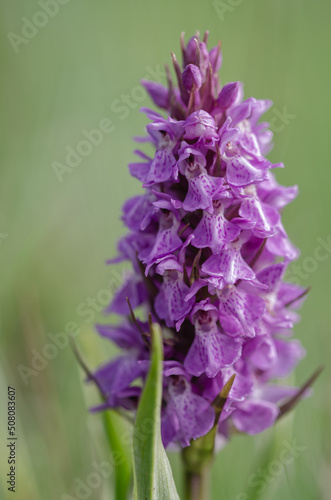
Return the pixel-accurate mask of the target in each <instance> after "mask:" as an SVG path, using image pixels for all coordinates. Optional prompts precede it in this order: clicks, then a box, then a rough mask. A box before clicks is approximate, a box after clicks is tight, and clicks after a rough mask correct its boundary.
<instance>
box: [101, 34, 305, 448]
mask: <svg viewBox="0 0 331 500" xmlns="http://www.w3.org/2000/svg"><path fill="white" fill-rule="evenodd" d="M206 44H207V35H205V37H204V39H203V41H200V39H199V37H198V36H195V37H193V38H191V40H190V41H189V42H188V44H187V45H186V46H185V45H184V42H183V39H182V55H183V70H182V69H181V68H180V66H179V64H178V63H177V60H176V58H175V56H174V55H173V56H172V58H173V64H174V69H175V73H176V78H177V81H178V86H177V87H176V86H175V85H174V84H173V81H172V79H171V76H170V73H169V71H168V85H167V86H163V85H161V84H159V83H155V82H148V81H143V82H142V84H143V86H144V87H145V89H146V90H147V92H148V93H149V95H150V97H151V98H152V100H153V101H154V103H155V104H156V105H157V106H158V107H159V108H161V109H162V110H164V115H165V116H163V115H162V114H160V113H157V112H155V111H152V110H149V109H144V111H145V113H146V115H147V117H148V119H149V120H150V123H149V124H148V125H147V134H148V135H147V137H146V138H141V139H138V140H139V141H140V142H147V143H150V144H152V145H153V147H154V148H155V154H154V156H153V157H150V156H148V155H146V154H145V153H144V152H141V151H140V150H139V151H136V154H137V156H138V158H139V161H137V162H135V163H132V164H130V166H129V168H130V172H131V175H133V176H134V177H136V178H137V179H139V181H141V182H142V184H143V188H144V194H142V195H139V196H135V197H134V198H131V199H129V200H128V201H127V202H126V203H125V204H124V207H123V221H124V223H125V225H126V226H127V227H128V229H129V233H128V234H127V235H126V236H124V237H123V238H122V239H121V240H120V241H119V244H118V250H119V257H118V258H117V259H113V260H112V261H110V262H119V261H121V260H129V261H131V263H132V266H133V270H132V272H131V273H130V274H128V275H127V278H126V279H125V282H124V284H123V285H122V286H121V287H120V288H119V289H118V290H117V292H116V294H115V296H114V298H113V301H112V303H111V305H110V307H109V308H108V312H111V313H116V314H118V315H120V316H123V322H122V324H120V325H116V326H114V325H99V326H98V327H97V328H98V331H99V333H100V334H101V335H102V336H104V337H107V338H108V339H110V340H112V341H113V342H115V344H117V345H118V346H119V347H120V348H122V349H124V351H125V353H124V354H123V355H121V356H120V357H118V358H117V359H115V360H112V361H111V362H109V363H107V364H105V365H104V366H103V367H101V368H100V369H98V370H97V372H96V373H95V377H96V378H97V380H98V383H99V385H100V387H102V390H103V392H104V393H105V394H106V396H107V398H106V401H105V403H104V404H103V405H102V406H101V407H99V409H100V408H105V407H111V408H112V407H122V408H124V409H126V410H135V409H136V408H137V404H138V401H139V396H140V393H141V390H142V385H143V383H142V382H143V381H144V378H145V376H146V373H147V370H148V367H149V359H150V336H149V334H148V333H147V332H148V324H147V313H149V312H150V313H151V314H152V317H153V321H155V322H157V323H159V324H160V325H161V327H162V332H163V341H164V358H165V359H164V372H163V374H164V378H163V402H162V438H163V442H164V445H165V446H167V445H168V444H169V443H179V444H180V445H181V446H182V447H185V446H188V445H189V444H190V441H191V439H196V438H198V437H200V436H203V435H205V434H206V433H207V432H208V431H209V430H210V429H211V427H212V426H213V423H214V418H215V410H214V408H213V407H212V406H211V403H212V402H213V400H214V399H215V397H216V396H217V395H218V394H219V392H220V391H221V389H222V387H223V386H224V384H225V383H226V382H227V381H228V380H229V378H230V377H231V376H232V375H233V374H236V377H235V381H234V384H233V386H232V389H231V391H230V394H229V397H228V399H227V401H226V404H225V407H224V409H223V412H222V414H221V418H220V421H219V427H218V429H219V432H220V433H221V434H223V435H224V436H228V434H229V432H230V430H231V429H232V428H233V427H235V428H236V429H237V430H239V431H241V432H244V433H248V434H256V433H259V432H261V431H263V430H265V429H266V428H268V427H269V426H271V425H272V424H273V423H274V422H275V420H276V419H277V416H278V415H279V407H278V405H279V403H280V401H281V400H282V399H284V398H286V397H289V396H291V395H293V393H294V392H295V390H296V389H295V388H293V387H289V386H280V385H276V384H275V383H270V381H272V380H273V379H277V378H280V377H285V376H287V375H288V374H289V373H290V372H291V371H292V369H293V368H294V366H295V365H296V363H297V362H298V361H299V360H300V359H301V358H302V357H303V356H304V350H303V348H302V347H301V344H300V342H299V341H298V340H293V339H289V337H290V336H291V331H292V327H293V324H294V323H295V322H297V321H298V315H297V313H296V312H295V309H296V308H297V307H298V306H299V305H300V303H301V302H302V300H303V295H304V294H303V289H302V288H300V287H299V286H297V285H294V284H290V283H286V282H284V281H283V277H284V273H285V271H286V268H287V265H288V264H289V262H290V261H292V260H293V259H295V258H296V257H297V255H298V251H297V249H296V248H295V247H294V246H293V245H292V244H291V242H290V241H289V240H288V238H287V234H286V232H285V230H284V227H283V225H282V222H281V211H282V209H283V207H284V206H285V205H286V204H287V203H289V202H290V201H292V200H293V199H294V198H295V196H296V194H297V188H296V187H284V186H281V185H279V184H278V183H277V182H276V180H275V178H274V175H273V174H272V173H271V170H272V169H274V168H276V167H282V166H283V165H282V164H272V163H271V162H270V161H269V160H267V159H266V158H265V155H266V154H267V153H268V151H269V150H270V148H271V139H272V132H271V131H270V130H268V123H266V122H260V121H259V120H260V117H261V115H262V114H263V113H264V112H265V111H266V110H268V109H269V108H270V106H271V105H272V103H271V101H268V100H257V99H254V98H249V99H245V100H244V99H243V88H242V84H241V83H240V82H235V83H228V84H227V85H225V86H223V87H222V88H221V86H220V82H219V79H218V75H217V73H218V70H219V68H220V66H221V62H222V56H221V50H220V46H217V47H215V48H213V49H212V50H211V51H208V50H207V46H206ZM127 298H128V299H129V303H130V305H131V307H132V309H133V310H135V309H136V308H139V310H138V313H137V314H138V316H139V315H140V316H142V317H143V318H144V319H137V320H136V322H131V321H130V316H129V306H128V302H127V300H126V299H127Z"/></svg>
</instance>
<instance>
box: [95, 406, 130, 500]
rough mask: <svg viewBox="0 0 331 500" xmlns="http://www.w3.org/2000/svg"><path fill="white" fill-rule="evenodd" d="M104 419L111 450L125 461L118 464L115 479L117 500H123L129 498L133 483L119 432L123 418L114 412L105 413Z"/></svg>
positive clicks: (125, 450) (128, 461) (128, 458)
mask: <svg viewBox="0 0 331 500" xmlns="http://www.w3.org/2000/svg"><path fill="white" fill-rule="evenodd" d="M102 418H103V425H104V429H105V433H106V436H107V441H108V444H109V448H110V449H111V451H112V452H115V453H117V454H118V456H120V457H122V459H123V460H121V461H119V463H117V464H116V466H115V477H114V479H115V498H116V500H123V498H127V494H128V491H129V486H130V483H131V463H130V456H129V453H128V450H127V449H126V448H125V446H124V445H123V443H122V441H121V439H120V434H119V432H118V429H119V426H120V425H121V421H120V419H121V418H122V417H120V416H116V415H115V414H114V412H110V411H105V412H103V414H102Z"/></svg>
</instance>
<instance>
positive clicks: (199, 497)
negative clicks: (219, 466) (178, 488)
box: [184, 466, 210, 500]
mask: <svg viewBox="0 0 331 500" xmlns="http://www.w3.org/2000/svg"><path fill="white" fill-rule="evenodd" d="M209 483H210V467H208V466H207V467H204V469H203V470H202V471H201V472H199V473H195V472H190V471H189V470H187V469H185V478H184V488H185V489H184V500H209Z"/></svg>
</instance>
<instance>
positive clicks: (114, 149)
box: [0, 0, 331, 500]
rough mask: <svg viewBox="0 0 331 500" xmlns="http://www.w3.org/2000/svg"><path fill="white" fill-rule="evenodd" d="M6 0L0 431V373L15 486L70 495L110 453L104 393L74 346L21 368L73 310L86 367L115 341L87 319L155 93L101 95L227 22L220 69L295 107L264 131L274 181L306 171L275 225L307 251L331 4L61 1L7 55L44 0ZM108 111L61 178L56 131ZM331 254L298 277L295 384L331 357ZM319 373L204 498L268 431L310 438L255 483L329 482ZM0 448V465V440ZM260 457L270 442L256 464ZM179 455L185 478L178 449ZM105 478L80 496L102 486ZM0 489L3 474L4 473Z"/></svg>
mask: <svg viewBox="0 0 331 500" xmlns="http://www.w3.org/2000/svg"><path fill="white" fill-rule="evenodd" d="M225 3H226V2H225ZM228 4H229V5H231V2H229V3H228ZM237 4H238V2H237ZM0 9H1V10H0V12H1V21H0V22H1V24H2V38H1V47H0V51H1V52H0V53H1V69H2V71H1V74H2V78H1V84H0V85H1V87H2V89H1V90H2V92H1V104H2V123H1V139H2V148H1V159H2V168H1V173H0V176H1V179H0V180H1V182H0V208H1V209H0V234H5V235H7V236H6V237H5V238H2V239H1V240H0V242H1V243H0V262H1V265H2V267H1V283H0V298H1V316H0V328H1V342H2V347H1V354H0V356H1V358H0V359H1V365H2V371H1V384H0V394H1V396H2V399H1V400H2V402H3V403H2V404H1V427H0V428H1V431H2V433H1V435H2V436H4V435H5V434H6V425H5V422H6V419H5V413H6V403H5V400H6V391H7V385H8V384H9V385H13V386H14V387H16V390H17V405H18V424H17V429H18V435H19V448H18V460H19V465H18V467H19V473H18V474H19V475H18V480H17V493H16V497H15V498H17V500H23V499H24V500H26V499H27V498H28V499H30V498H33V499H34V500H45V499H47V500H57V499H61V496H62V495H63V494H65V493H67V494H70V495H72V496H75V479H76V478H80V479H81V480H82V481H85V480H86V478H87V477H88V475H89V474H90V472H91V471H92V470H93V468H92V465H91V464H92V462H93V460H95V459H97V460H102V459H103V458H104V457H106V456H107V454H109V450H108V449H107V446H106V443H105V437H104V433H103V429H102V425H101V418H100V417H98V416H96V415H91V414H89V413H88V412H87V407H88V406H89V405H90V404H91V403H92V401H94V402H95V401H97V396H96V394H95V391H94V389H93V388H86V387H84V386H83V383H82V381H83V374H82V372H81V371H80V370H79V369H78V367H77V363H76V360H75V359H74V356H73V354H72V353H71V351H70V348H68V347H66V348H65V349H62V350H59V353H58V355H57V356H56V357H55V359H53V360H50V361H49V362H48V363H47V366H46V368H44V369H43V370H42V371H41V373H40V374H38V375H36V376H31V377H30V378H29V383H28V385H27V386H25V385H24V383H23V380H22V378H21V377H20V375H19V373H18V371H17V366H18V365H20V364H21V365H22V364H23V365H26V366H31V359H32V357H33V354H32V353H31V349H36V350H37V351H38V352H41V351H42V349H43V348H44V346H45V344H47V343H49V342H50V340H49V338H48V337H47V334H48V333H53V334H56V333H58V332H63V331H64V329H65V326H66V325H67V323H68V322H75V323H76V324H77V327H79V328H80V330H81V332H80V333H79V335H78V336H77V337H76V339H77V342H78V343H79V345H80V346H81V348H82V349H83V353H84V356H85V358H86V359H88V360H89V362H90V364H91V366H95V365H96V364H98V363H99V362H100V361H102V360H105V359H107V357H108V356H109V355H110V354H111V352H112V349H111V347H110V346H108V344H107V343H106V342H105V341H102V340H100V339H98V338H97V336H96V334H95V333H92V331H93V323H94V322H95V321H96V320H97V318H99V319H100V313H99V312H98V311H96V310H93V307H94V306H95V307H96V309H101V306H102V303H101V301H102V300H104V299H103V298H102V297H105V293H104V292H103V293H101V295H100V294H99V295H98V293H99V292H100V290H105V289H107V288H108V287H109V282H110V280H112V279H113V281H114V282H116V279H117V278H116V276H115V277H112V272H113V271H112V270H111V269H110V268H109V267H105V266H104V261H105V259H106V258H109V257H110V256H112V255H114V253H115V244H116V240H117V238H118V236H119V235H120V234H122V233H123V231H124V230H123V228H122V223H121V221H120V220H119V215H120V207H121V205H122V203H123V202H124V200H125V199H126V198H127V197H128V196H130V195H133V194H135V193H137V192H139V189H140V186H139V185H138V183H137V182H136V181H135V180H133V179H131V178H130V177H129V174H128V171H127V168H126V165H127V163H128V162H129V161H131V160H132V158H133V155H132V151H133V149H134V147H135V146H134V144H133V142H132V141H131V137H132V136H133V135H139V134H141V133H142V131H143V127H144V124H145V118H144V116H143V115H141V114H140V113H139V112H138V109H139V107H140V106H142V105H147V104H148V100H147V98H146V99H144V100H142V101H141V102H140V103H139V105H138V104H137V103H136V102H134V105H136V107H135V109H130V110H129V114H128V117H127V118H126V119H124V120H120V115H119V114H118V113H116V112H114V111H112V108H111V106H112V103H114V100H116V99H121V96H122V94H131V92H132V89H134V88H135V87H136V86H137V85H138V83H139V80H140V79H141V78H143V77H144V76H145V75H146V72H148V70H147V69H146V68H147V67H149V68H152V69H154V70H157V68H158V66H159V65H160V67H162V65H163V64H164V63H165V62H168V63H169V61H170V57H169V53H170V51H171V50H174V51H175V52H176V53H177V54H178V56H179V35H180V33H181V31H185V32H186V33H187V36H190V35H191V34H193V33H194V32H195V30H196V29H199V30H200V31H201V32H203V31H204V30H206V29H208V30H210V33H211V35H210V45H212V44H215V43H217V41H218V39H219V38H221V39H222V43H223V56H224V64H223V69H222V73H221V77H222V81H223V82H224V83H225V82H228V81H234V80H242V81H244V83H245V95H246V96H247V97H249V96H251V95H253V96H255V97H258V98H271V99H272V100H273V101H274V103H275V108H276V109H278V110H279V111H282V110H283V108H284V106H286V108H287V111H288V113H290V114H292V115H295V118H294V119H291V120H290V121H289V123H288V124H287V125H286V126H285V127H284V130H282V131H280V132H278V133H275V148H274V150H273V151H272V153H271V155H270V158H271V159H272V160H273V161H284V163H285V166H286V168H285V169H284V170H283V171H278V172H277V179H278V180H279V181H280V182H282V183H284V184H286V185H290V184H299V187H300V196H299V198H298V199H297V200H296V201H295V202H294V203H293V204H292V205H290V206H289V207H288V208H287V209H286V211H285V215H284V224H285V227H286V229H287V231H288V234H289V236H290V237H291V239H292V240H293V242H294V243H295V244H296V245H297V246H298V247H299V248H300V249H301V251H302V255H301V258H300V261H299V263H301V264H302V262H304V260H305V258H307V257H311V256H313V253H314V249H315V248H316V245H317V243H316V238H317V237H321V238H322V239H326V238H327V236H328V235H329V234H330V233H331V231H330V219H329V213H330V209H329V185H330V181H331V171H330V167H329V154H328V148H329V143H330V141H329V137H328V135H329V121H330V111H331V109H330V107H331V106H330V98H329V81H330V66H329V64H328V61H329V47H330V38H329V19H330V15H331V5H330V4H329V3H327V2H315V3H314V4H313V3H311V2H308V0H279V1H277V2H275V1H272V0H264V1H263V0H251V1H248V0H243V1H242V2H241V3H240V4H239V5H238V6H237V7H233V8H232V10H230V11H226V12H225V14H224V20H223V21H222V20H221V19H220V18H219V17H218V16H217V13H216V11H215V8H214V6H213V2H212V1H208V2H205V3H202V2H198V1H197V0H191V1H190V2H188V1H185V2H181V3H179V2H175V1H174V0H170V1H169V2H167V3H164V2H162V3H161V2H158V1H155V0H154V1H153V2H152V1H151V0H141V1H139V2H134V1H133V0H131V1H128V0H126V1H122V2H114V1H113V2H107V1H106V0H95V1H94V2H88V1H87V0H85V1H84V0H81V1H78V0H71V1H70V2H68V4H67V5H61V6H60V7H59V12H58V14H57V15H56V16H54V18H52V19H49V22H48V23H47V24H46V25H45V26H44V27H42V28H40V29H39V31H38V33H37V34H36V36H35V37H34V38H32V39H30V40H29V41H28V43H27V44H24V45H23V44H22V45H20V46H19V52H18V53H17V54H16V53H15V52H14V50H13V48H12V46H11V44H10V41H9V39H8V33H9V32H14V33H16V34H20V32H21V29H22V25H23V21H22V17H24V16H25V17H27V18H28V19H30V20H31V19H32V18H33V16H34V14H35V13H36V12H37V11H40V6H39V4H38V2H35V1H32V0H27V1H25V2H22V1H18V0H13V1H12V2H10V3H9V2H7V3H4V2H3V3H2V4H1V6H0ZM272 113H273V112H272V111H270V112H269V118H272V117H273V116H274V115H273V114H272ZM103 118H110V119H112V120H113V123H114V126H115V130H114V131H113V132H112V133H110V134H108V135H105V137H104V140H103V141H102V143H101V144H100V145H99V146H97V147H95V148H94V149H93V151H92V153H91V154H90V155H89V156H87V157H86V158H84V159H83V161H82V162H81V164H80V165H79V166H77V167H76V168H75V170H74V171H73V172H71V173H67V174H65V175H64V178H63V182H62V183H60V182H59V180H58V179H57V177H56V175H55V173H54V171H53V169H52V166H51V164H52V162H54V161H58V162H62V163H63V162H64V157H65V148H66V146H71V147H73V148H75V146H76V145H77V143H78V142H79V141H80V140H82V139H83V135H82V130H83V129H87V130H91V129H92V128H96V127H97V126H98V124H99V122H100V120H102V119H103ZM330 261H331V259H327V260H326V261H324V262H320V263H319V264H318V267H317V269H316V270H315V271H314V272H311V273H308V274H309V276H308V277H307V278H305V279H303V281H302V284H303V285H304V286H306V285H307V286H308V285H312V291H311V292H310V294H309V297H308V299H307V301H306V303H305V305H304V307H303V310H302V322H301V323H300V324H299V325H298V326H297V327H296V329H295V334H296V336H297V337H298V338H300V339H301V341H302V343H303V345H304V346H305V348H306V349H307V357H306V359H305V360H304V361H302V362H301V364H300V365H299V367H298V369H297V370H296V375H295V380H296V381H297V382H298V383H301V382H302V381H303V380H305V379H306V378H307V376H308V375H310V373H311V372H312V371H313V370H314V369H315V368H316V367H317V366H318V365H319V364H326V365H327V360H328V358H329V352H330V348H331V341H330V338H331V337H330V324H331V309H330V306H329V302H330V298H329V297H330V294H329V282H330V281H329V280H330V269H331V268H330ZM108 289H109V288H108ZM89 297H90V298H91V299H95V302H94V306H88V305H87V303H86V301H87V299H88V298H89ZM100 299H101V301H100ZM78 307H80V309H79V310H78V311H77V308H78ZM87 309H88V310H89V311H90V313H86V311H87ZM79 311H81V312H80V313H79ZM82 311H85V314H82ZM330 377H331V376H330V368H329V366H328V365H327V367H326V370H325V372H324V374H323V375H322V377H321V378H320V380H319V381H318V383H317V384H316V388H315V394H314V396H313V397H312V398H311V399H310V400H308V401H305V402H303V403H302V404H301V405H299V407H298V408H297V410H296V411H295V413H294V414H293V415H292V416H290V417H289V418H287V419H286V420H285V421H284V422H282V423H281V424H280V425H279V426H277V428H276V429H271V430H270V431H268V432H266V433H264V434H263V435H261V436H258V437H257V438H250V437H237V438H235V439H233V442H232V443H231V445H230V446H228V447H226V448H225V449H224V450H223V452H222V453H220V454H219V456H218V457H217V460H216V463H215V465H214V469H213V471H214V475H213V500H216V499H219V498H220V496H219V492H220V491H221V492H222V499H224V500H225V499H226V500H227V499H236V500H239V498H240V497H238V499H237V495H239V494H240V493H242V492H245V491H247V493H248V494H251V493H252V491H251V490H250V487H249V483H248V479H249V477H250V475H251V474H252V473H254V472H255V471H256V470H257V469H258V467H259V466H260V465H259V457H262V459H263V457H265V456H268V457H269V456H272V455H269V454H267V455H266V453H267V451H266V450H269V448H270V447H271V449H272V450H273V451H272V453H273V454H274V456H275V457H277V450H278V449H279V447H281V446H282V444H281V443H282V440H283V439H287V440H288V441H291V440H292V439H296V440H297V442H298V443H299V444H300V445H302V446H305V447H306V448H307V449H306V451H305V452H303V453H302V454H300V456H299V457H298V458H297V459H296V460H295V461H294V463H293V464H291V465H289V466H288V467H287V468H286V471H284V473H282V474H280V475H279V476H277V478H276V479H275V480H274V481H273V482H272V483H270V484H269V486H268V488H267V489H266V491H264V492H263V494H262V497H261V498H263V499H266V500H272V499H278V498H283V500H287V499H292V498H301V499H303V500H310V499H314V500H315V499H320V498H321V499H325V500H326V499H328V498H330V496H329V491H330V477H329V473H328V471H329V470H330V465H331V447H330V435H331V433H330V430H331V429H330V418H331V403H330V401H331V398H330V392H331V383H330V382H331V378H330ZM295 380H294V379H293V380H292V382H294V381H295ZM284 436H286V437H285V438H284ZM0 447H1V451H0V456H1V467H0V473H1V477H4V475H5V474H6V473H7V465H6V450H5V446H4V439H3V440H2V444H0ZM275 450H276V451H275ZM268 460H269V458H268V459H265V458H264V462H267V463H264V465H265V466H268ZM270 460H271V461H272V459H270ZM172 461H173V463H174V464H175V465H176V467H175V469H176V477H177V480H178V481H179V482H180V479H181V478H180V474H179V472H178V471H179V466H178V457H176V456H174V457H172ZM107 483H108V482H107V481H104V483H103V485H102V487H100V488H98V489H95V490H93V491H92V493H91V495H90V496H89V498H91V499H94V498H95V499H100V498H110V496H109V492H108V488H109V484H107ZM1 488H2V489H3V490H5V489H6V486H5V485H4V484H3V483H2V486H1ZM3 494H4V497H5V498H6V493H3ZM8 496H9V495H8Z"/></svg>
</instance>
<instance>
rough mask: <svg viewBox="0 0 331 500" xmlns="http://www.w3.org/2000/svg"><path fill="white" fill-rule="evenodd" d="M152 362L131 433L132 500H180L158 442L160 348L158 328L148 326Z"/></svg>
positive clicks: (160, 340) (160, 381)
mask: <svg viewBox="0 0 331 500" xmlns="http://www.w3.org/2000/svg"><path fill="white" fill-rule="evenodd" d="M151 336H152V361H151V367H150V371H149V373H148V376H147V379H146V384H145V388H144V390H143V393H142V396H141V399H140V403H139V407H138V412H137V418H136V422H135V426H134V431H133V480H134V490H133V498H134V499H135V500H169V499H170V498H171V500H179V496H178V493H177V490H176V486H175V482H174V479H173V477H172V472H171V467H170V463H169V460H168V457H167V454H166V452H165V449H164V448H163V444H162V440H161V425H160V424H161V419H160V415H161V399H162V362H163V345H162V335H161V329H160V327H159V325H157V324H152V325H151Z"/></svg>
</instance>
